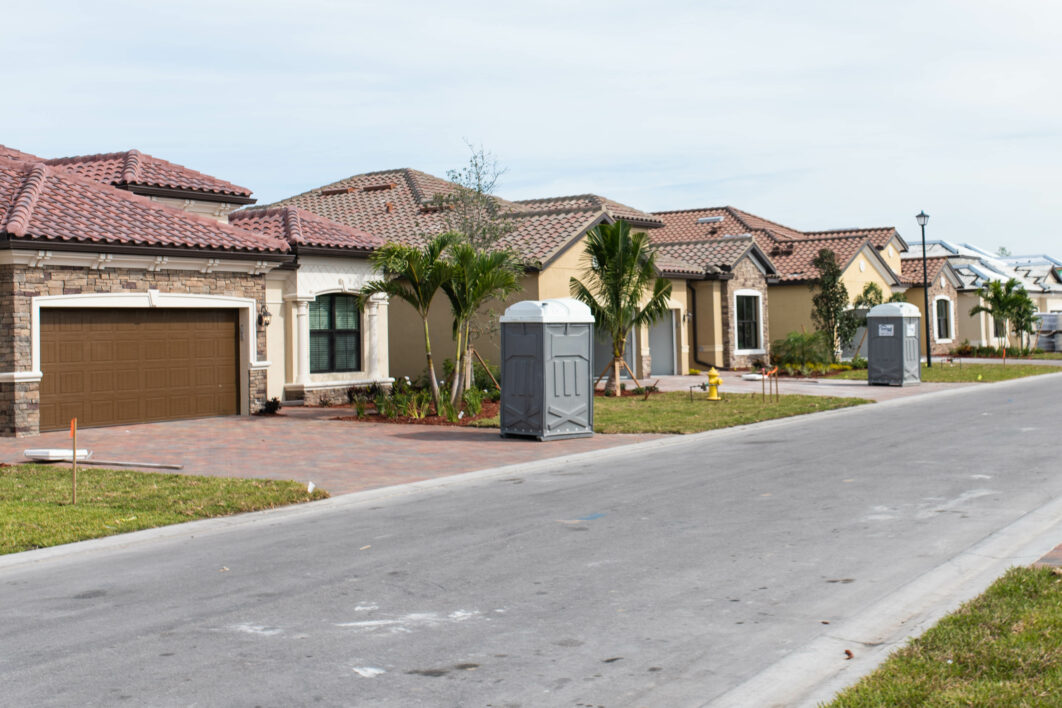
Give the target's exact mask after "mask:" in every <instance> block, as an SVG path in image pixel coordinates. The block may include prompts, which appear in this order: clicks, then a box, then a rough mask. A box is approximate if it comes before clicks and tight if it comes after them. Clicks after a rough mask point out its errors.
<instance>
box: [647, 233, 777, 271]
mask: <svg viewBox="0 0 1062 708" xmlns="http://www.w3.org/2000/svg"><path fill="white" fill-rule="evenodd" d="M754 248H756V249H757V251H759V249H758V248H757V247H756V242H755V240H754V239H753V237H752V236H727V237H724V238H716V239H711V240H702V241H672V242H668V243H663V244H660V245H658V246H657V247H656V251H657V253H660V254H666V255H667V256H669V257H670V258H677V259H680V260H682V261H683V262H686V263H691V264H696V265H697V266H699V267H700V272H701V273H702V274H703V273H719V272H725V271H729V270H731V269H733V267H734V265H735V264H736V263H737V262H738V261H739V260H741V259H742V258H743V257H744V256H745V255H746V254H747V253H748V252H749V251H750V250H753V249H754ZM759 255H760V256H761V257H762V258H763V260H764V261H765V265H766V266H767V267H768V269H769V270H773V265H774V264H773V263H772V262H771V261H770V259H768V258H766V257H763V254H762V251H759Z"/></svg>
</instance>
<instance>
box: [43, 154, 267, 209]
mask: <svg viewBox="0 0 1062 708" xmlns="http://www.w3.org/2000/svg"><path fill="white" fill-rule="evenodd" d="M45 164H47V165H53V166H56V167H62V168H63V169H67V170H71V171H73V172H77V173H78V174H80V175H82V176H84V177H87V178H89V179H91V180H93V181H95V182H101V183H103V184H110V185H114V186H126V185H129V186H143V187H162V188H166V189H177V190H187V191H192V192H205V193H210V194H220V195H229V196H234V197H244V198H246V197H250V196H251V190H249V189H247V188H246V187H240V186H238V185H235V184H232V183H231V182H226V181H225V180H222V179H218V178H217V177H211V176H210V175H205V174H203V173H202V172H197V171H196V170H193V169H190V168H188V167H184V166H183V165H178V164H175V163H172V162H167V161H166V160H162V159H160V158H157V157H153V156H152V155H148V154H145V153H142V152H140V151H139V150H127V151H125V152H112V153H106V154H98V155H80V156H77V157H60V158H56V159H54V160H46V161H45Z"/></svg>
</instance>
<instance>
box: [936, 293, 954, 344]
mask: <svg viewBox="0 0 1062 708" xmlns="http://www.w3.org/2000/svg"><path fill="white" fill-rule="evenodd" d="M936 306H937V341H938V342H941V341H944V340H950V339H951V300H948V299H947V298H940V299H938V300H937V302H936Z"/></svg>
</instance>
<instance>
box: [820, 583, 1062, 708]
mask: <svg viewBox="0 0 1062 708" xmlns="http://www.w3.org/2000/svg"><path fill="white" fill-rule="evenodd" d="M1059 705H1062V576H1060V575H1059V574H1058V573H1057V571H1052V570H1049V569H1046V568H1012V569H1011V570H1009V571H1008V572H1007V573H1006V575H1004V576H1003V577H1002V578H1000V579H999V580H997V581H996V582H995V583H994V584H993V585H992V587H990V588H989V589H988V590H987V591H985V593H984V594H983V595H981V596H980V597H978V598H976V599H974V600H972V601H970V602H968V603H967V604H965V605H963V606H962V607H961V608H960V609H959V610H957V611H956V612H954V613H953V614H951V615H948V616H947V617H945V618H944V619H942V620H941V621H940V622H939V623H938V624H937V625H936V626H935V627H933V628H932V629H930V630H929V631H928V632H926V633H925V634H924V635H922V636H921V637H919V638H918V639H915V640H914V641H912V642H911V643H910V644H909V645H908V646H907V647H905V648H903V649H900V650H899V651H897V652H896V653H894V654H893V655H892V656H891V657H890V658H889V659H888V660H887V661H886V662H885V663H884V664H882V665H881V667H879V668H878V670H877V671H875V672H874V673H873V674H871V675H869V676H867V677H866V678H864V679H863V680H861V681H860V682H859V683H857V684H856V685H855V686H852V687H851V688H849V689H848V690H847V691H845V692H843V693H841V694H840V695H839V696H838V697H837V698H836V699H835V700H834V701H833V703H831V704H830V708H871V707H874V708H880V707H882V706H926V707H930V706H940V707H944V706H949V707H951V706H955V707H958V706H992V707H993V708H1009V707H1011V706H1013V707H1014V708H1018V707H1019V706H1021V707H1022V708H1025V707H1032V706H1044V707H1046V706H1059Z"/></svg>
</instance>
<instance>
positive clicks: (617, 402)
mask: <svg viewBox="0 0 1062 708" xmlns="http://www.w3.org/2000/svg"><path fill="white" fill-rule="evenodd" d="M722 395H723V398H724V400H723V401H721V402H712V401H708V400H706V397H707V394H706V393H703V392H700V391H698V392H695V393H694V395H693V400H692V401H690V397H689V394H687V393H683V392H671V393H657V394H653V395H652V396H650V397H649V400H642V397H641V396H625V397H623V398H602V397H600V396H599V397H596V398H594V432H596V433H679V434H682V433H700V432H703V431H705V430H716V429H717V428H729V427H732V426H735V425H745V424H747V423H757V422H759V421H761V420H771V419H773V418H787V417H789V416H794V415H803V414H804V413H816V412H818V411H827V410H832V409H834V408H846V407H849V406H858V405H860V404H863V403H870V402H871V401H868V400H866V399H864V398H839V397H829V396H793V395H786V396H782V397H781V400H780V401H779V402H778V403H770V402H768V403H764V402H762V400H761V396H760V395H759V394H752V393H729V394H727V393H724V394H722ZM475 424H478V426H477V427H482V428H486V427H493V428H497V427H498V425H499V421H498V417H497V416H495V417H494V418H486V419H483V420H481V421H476V423H475Z"/></svg>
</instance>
